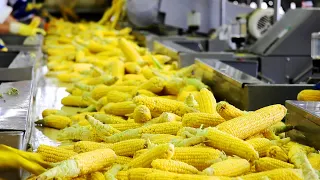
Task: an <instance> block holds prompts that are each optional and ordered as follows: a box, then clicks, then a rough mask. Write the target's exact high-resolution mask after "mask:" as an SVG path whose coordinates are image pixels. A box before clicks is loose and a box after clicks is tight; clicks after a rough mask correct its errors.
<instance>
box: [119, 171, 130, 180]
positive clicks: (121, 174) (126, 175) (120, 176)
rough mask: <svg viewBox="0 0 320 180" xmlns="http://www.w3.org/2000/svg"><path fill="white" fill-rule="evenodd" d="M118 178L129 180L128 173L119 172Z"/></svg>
mask: <svg viewBox="0 0 320 180" xmlns="http://www.w3.org/2000/svg"><path fill="white" fill-rule="evenodd" d="M116 178H117V179H118V180H128V179H129V178H128V171H119V172H118V174H117V176H116Z"/></svg>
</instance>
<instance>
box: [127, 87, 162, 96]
mask: <svg viewBox="0 0 320 180" xmlns="http://www.w3.org/2000/svg"><path fill="white" fill-rule="evenodd" d="M132 95H133V96H138V95H143V96H148V97H155V96H157V95H156V94H154V93H153V92H151V91H148V90H145V89H138V90H137V91H133V92H132Z"/></svg>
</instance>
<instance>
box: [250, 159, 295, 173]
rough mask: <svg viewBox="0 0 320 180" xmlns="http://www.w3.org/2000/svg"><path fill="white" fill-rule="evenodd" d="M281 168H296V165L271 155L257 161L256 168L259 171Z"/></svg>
mask: <svg viewBox="0 0 320 180" xmlns="http://www.w3.org/2000/svg"><path fill="white" fill-rule="evenodd" d="M279 168H294V165H293V164H289V163H286V162H283V161H280V160H278V159H273V158H269V157H264V158H260V159H259V160H257V161H255V169H256V171H258V172H260V171H268V170H272V169H279Z"/></svg>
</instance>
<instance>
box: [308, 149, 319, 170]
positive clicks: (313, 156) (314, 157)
mask: <svg viewBox="0 0 320 180" xmlns="http://www.w3.org/2000/svg"><path fill="white" fill-rule="evenodd" d="M308 160H309V162H310V164H311V165H312V167H313V168H314V169H316V170H318V171H320V154H317V153H310V154H308Z"/></svg>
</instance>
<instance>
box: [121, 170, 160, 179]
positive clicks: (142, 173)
mask: <svg viewBox="0 0 320 180" xmlns="http://www.w3.org/2000/svg"><path fill="white" fill-rule="evenodd" d="M157 171H160V170H157V169H152V168H132V169H129V170H128V171H127V177H128V179H130V180H141V179H144V178H145V177H146V176H147V174H150V173H153V172H157Z"/></svg>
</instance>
